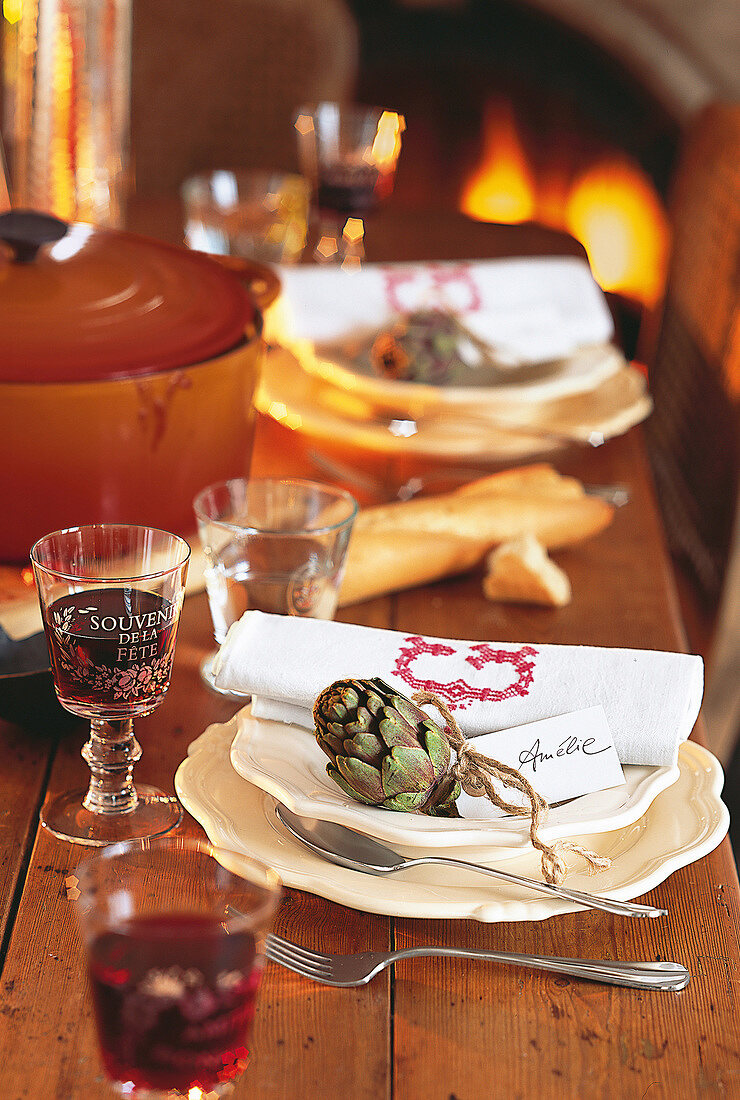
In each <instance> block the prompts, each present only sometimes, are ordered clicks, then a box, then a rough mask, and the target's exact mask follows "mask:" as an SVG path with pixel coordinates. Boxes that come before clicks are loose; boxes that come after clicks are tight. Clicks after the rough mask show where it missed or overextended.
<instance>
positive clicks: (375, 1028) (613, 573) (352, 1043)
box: [0, 227, 740, 1100]
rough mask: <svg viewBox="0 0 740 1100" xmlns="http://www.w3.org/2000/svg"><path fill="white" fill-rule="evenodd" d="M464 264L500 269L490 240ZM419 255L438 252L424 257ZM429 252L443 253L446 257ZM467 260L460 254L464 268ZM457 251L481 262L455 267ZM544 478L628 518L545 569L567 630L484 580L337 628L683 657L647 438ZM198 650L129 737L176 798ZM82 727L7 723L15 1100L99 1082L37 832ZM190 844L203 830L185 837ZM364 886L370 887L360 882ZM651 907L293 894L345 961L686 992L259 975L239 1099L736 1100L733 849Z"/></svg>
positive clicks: (206, 710)
mask: <svg viewBox="0 0 740 1100" xmlns="http://www.w3.org/2000/svg"><path fill="white" fill-rule="evenodd" d="M470 233H471V239H470V241H468V242H463V244H462V245H460V248H461V249H462V248H463V247H465V248H466V249H468V250H470V249H472V248H474V247H475V241H478V242H479V243H480V242H481V241H482V242H483V243H482V245H481V246H480V247H479V248H478V250H477V251H478V254H479V255H480V254H484V255H485V254H490V255H495V254H497V250H496V245H495V237H496V234H495V233H493V232H491V230H490V227H486V229H485V232H484V233H482V234H480V235H479V234H478V232H477V227H471V229H470ZM427 248H428V249H429V250H430V251H431V246H429V245H427ZM438 254H439V255H445V254H449V253H445V252H442V251H440V252H439V253H438ZM463 254H464V253H463ZM469 254H471V255H472V254H473V252H472V251H469ZM281 432H282V429H278V428H276V427H275V426H274V425H271V424H267V423H266V422H261V423H260V424H259V425H258V435H257V446H256V451H255V462H256V464H257V466H258V467H259V468H261V469H263V470H264V469H266V468H274V465H275V463H276V462H277V461H278V456H279V462H280V466H281V468H282V469H284V470H286V469H290V468H291V463H294V464H295V465H296V467H299V468H300V467H301V463H302V459H301V456H300V453H299V452H297V451H296V452H293V451H291V446H290V440H289V439H288V436H287V435H286V434H285V433H283V434H282V435H281ZM556 464H557V465H558V467H559V468H560V469H561V470H563V472H566V473H574V474H576V475H578V476H581V477H582V478H583V479H584V480H586V481H591V482H625V483H627V484H628V485H629V487H630V490H631V493H632V501H631V503H630V504H629V505H628V506H627V507H625V508H623V509H621V510H620V511H619V512H618V513H617V515H616V517H615V520H614V523H613V525H612V526H611V527H610V528H609V529H608V530H607V531H605V532H604V533H603V534H602V535H600V536H599V537H597V538H595V539H593V540H591V541H590V542H588V543H586V544H584V545H583V546H581V547H578V548H577V549H573V550H570V551H568V552H567V553H563V554H562V555H560V556H559V560H560V561H561V563H562V564H563V566H564V567H565V568H566V570H567V571H568V573H569V575H570V577H571V580H572V584H573V590H574V598H573V602H572V603H571V604H570V606H568V607H567V608H564V609H562V610H559V611H547V610H537V609H531V608H530V609H521V608H520V609H516V608H513V607H506V606H504V605H496V604H491V603H488V602H486V601H485V600H484V599H483V598H482V596H481V585H480V577H479V576H475V575H471V576H467V577H462V578H457V579H454V580H450V581H448V582H445V583H440V584H437V585H434V586H432V587H430V588H427V589H420V590H416V591H409V592H404V593H401V594H399V595H397V596H394V597H389V598H384V599H378V600H374V601H372V602H369V603H366V604H364V605H361V606H356V607H351V608H345V609H344V610H343V612H342V613H341V618H342V619H344V620H346V621H352V622H357V623H363V624H367V625H374V626H387V627H393V628H396V629H401V630H412V631H414V632H421V633H426V634H432V635H447V636H450V637H461V638H465V637H471V636H474V637H477V638H481V639H496V640H503V641H515V640H516V641H533V642H539V643H545V642H561V643H571V644H572V643H585V644H591V645H620V646H628V647H636V648H657V649H667V650H676V649H681V648H682V647H683V646H684V635H683V631H682V627H681V623H680V617H679V612H678V605H677V601H676V595H675V590H674V585H673V578H672V573H671V569H670V565H669V562H668V559H667V557H666V551H665V545H664V540H663V533H662V530H661V527H660V523H659V520H658V516H657V511H656V504H655V500H654V497H653V493H652V487H651V481H650V478H649V474H648V470H647V466H646V460H645V452H644V446H643V440H642V436H641V433H640V431H639V429H637V430H633V431H632V432H630V433H629V434H628V435H627V436H625V437H623V438H621V439H619V440H615V441H613V442H611V443H609V444H607V445H606V446H605V447H603V448H601V449H599V450H598V451H593V452H590V453H585V452H578V451H576V452H569V453H567V454H563V455H562V456H561V457H560V458H559V459H558V460H557V463H556ZM210 645H211V628H210V620H209V616H208V610H207V605H206V601H205V597H203V596H198V597H193V598H191V599H188V600H187V601H186V603H185V608H184V611H183V616H182V625H181V632H180V637H179V641H178V647H177V657H176V661H175V670H174V675H173V679H172V685H171V688H170V691H169V694H168V695H167V698H166V700H165V702H164V704H163V705H162V706H161V708H160V709H159V710H158V711H157V712H156V713H155V714H153V715H152V716H150V717H149V718H148V719H145V720H142V721H140V722H139V723H138V726H137V731H138V734H139V737H140V740H141V743H142V745H143V748H144V756H143V759H142V762H141V764H140V765H139V766H138V768H137V778H138V779H139V780H141V781H144V782H146V781H149V782H157V783H159V784H161V785H164V786H165V787H166V788H168V789H172V779H173V775H174V772H175V769H176V767H177V765H178V764H179V762H180V761H181V760H182V758H183V757H184V755H185V753H186V750H187V746H188V744H189V743H190V742H191V741H193V740H194V739H195V738H196V737H197V736H198V735H199V734H200V733H201V732H202V731H203V729H204V728H205V727H206V726H207V725H208V724H209V723H211V722H217V721H223V720H225V719H227V718H229V717H230V716H231V715H232V714H233V713H234V711H235V710H236V709H237V708H236V705H235V704H234V703H233V702H230V701H227V700H224V699H221V698H219V697H217V696H215V695H212V694H211V693H209V692H208V691H207V690H206V688H205V687H204V686H203V685H202V683H201V681H200V679H199V676H198V664H199V661H200V659H201V658H202V656H203V655H204V653H205V652H206V651H207V649H208V648H209V647H210ZM82 740H83V728H82V726H78V727H75V728H74V729H73V730H72V731H71V732H69V731H67V732H66V733H59V732H58V731H55V730H54V729H51V728H50V729H48V730H47V731H46V732H45V733H38V732H33V731H31V730H29V729H23V728H21V726H16V725H12V724H10V723H8V722H4V723H0V744H1V745H2V761H3V766H2V770H1V771H0V807H1V809H0V814H1V815H2V816H0V827H1V829H2V838H3V844H2V900H1V903H0V904H1V910H0V914H1V919H2V925H1V927H0V932H1V933H2V955H3V960H2V961H3V973H2V983H3V984H2V1016H1V1017H0V1019H2V1026H1V1027H0V1082H2V1090H1V1091H2V1095H3V1096H4V1097H8V1098H10V1100H20V1098H21V1097H23V1098H34V1100H35V1098H38V1100H52V1098H55V1100H66V1098H75V1100H82V1098H84V1100H96V1098H103V1097H106V1096H109V1095H110V1092H109V1089H108V1086H107V1085H106V1084H105V1082H104V1080H103V1077H102V1075H101V1068H100V1062H99V1058H98V1054H97V1049H96V1043H95V1037H94V1032H93V1022H92V1015H91V1007H90V1000H89V997H88V994H87V990H86V987H85V981H84V977H83V967H82V958H81V952H80V946H79V943H78V939H77V934H76V926H75V920H74V913H73V906H72V904H71V902H70V900H69V899H68V890H67V882H66V880H67V877H68V876H69V875H70V874H72V873H73V871H74V868H75V866H76V864H77V863H78V861H79V859H80V856H81V854H82V852H81V850H80V849H78V848H74V849H73V848H72V847H71V846H69V845H66V844H64V843H61V842H59V841H57V840H55V839H54V838H53V837H50V836H48V835H47V834H45V833H44V832H43V831H41V832H38V831H37V813H38V809H39V806H40V804H41V802H42V801H43V799H44V797H45V795H46V794H47V792H49V791H50V792H58V791H61V790H63V789H68V788H71V787H73V786H82V785H83V783H84V776H85V769H84V766H83V764H82V761H81V760H80V757H79V749H80V747H81V744H82ZM183 828H184V829H186V830H188V831H193V832H198V831H199V826H197V825H196V824H195V823H194V822H192V821H191V820H187V821H186V823H185V825H184V826H183ZM368 889H372V880H369V885H368ZM645 900H646V901H650V902H652V903H655V904H658V905H663V906H666V907H667V908H668V910H669V915H668V916H667V917H665V918H663V919H661V920H656V921H627V920H622V919H619V918H612V917H610V916H608V915H607V914H603V913H596V912H584V913H578V914H573V915H567V916H561V917H556V918H553V919H550V920H547V921H544V922H539V923H533V924H496V925H482V924H478V923H475V922H472V921H452V920H451V921H431V920H410V919H396V918H387V917H374V916H370V915H367V914H365V913H361V912H356V911H354V910H350V909H346V908H343V907H341V906H339V905H335V904H333V903H330V902H326V901H324V900H322V899H321V898H317V897H313V896H310V895H307V894H303V893H301V892H299V891H297V890H286V892H285V897H284V900H283V902H282V905H281V909H280V913H279V918H278V922H277V931H279V932H280V933H281V934H283V935H286V936H288V937H290V938H292V939H296V940H299V941H300V942H302V943H305V944H306V945H309V946H314V947H319V946H321V947H323V948H325V949H328V950H330V951H358V950H363V949H366V948H385V947H387V946H390V945H395V944H399V945H412V944H422V943H426V942H441V943H449V944H465V945H472V946H475V947H492V948H501V949H504V950H513V951H520V952H527V953H545V954H561V955H572V954H579V955H583V956H591V957H594V958H599V957H602V958H609V957H612V958H629V957H633V958H646V959H655V958H666V957H668V958H672V959H675V960H677V961H679V962H681V963H684V964H685V965H686V966H687V967H688V968H689V970H690V971H691V974H692V981H691V984H690V985H689V987H688V988H687V989H686V990H685V991H683V992H682V993H680V994H670V993H648V992H639V991H631V990H625V989H615V988H611V987H609V986H601V985H593V984H589V983H586V982H579V981H575V980H570V979H568V978H562V977H557V976H554V975H548V974H544V973H540V974H538V973H536V972H530V971H523V970H517V969H513V968H507V967H497V966H494V965H490V964H483V963H480V964H479V963H476V962H473V961H469V960H452V959H430V960H416V961H413V962H406V963H403V964H399V965H398V966H397V967H396V969H395V972H391V971H386V972H384V973H383V974H382V975H380V976H379V977H377V978H376V979H375V980H374V981H373V982H372V983H371V984H370V985H369V986H366V987H364V988H360V989H356V990H339V989H330V988H327V987H323V986H317V985H312V984H310V983H308V982H307V981H305V980H304V979H302V978H299V977H297V976H295V975H292V974H290V973H288V972H287V971H284V970H282V969H280V968H279V967H277V966H274V965H272V964H268V966H267V968H266V972H265V978H264V984H263V990H262V994H261V1000H260V1005H259V1011H258V1016H257V1022H256V1027H255V1031H254V1035H253V1040H252V1045H251V1058H252V1060H251V1065H250V1067H249V1070H248V1071H247V1073H246V1074H245V1076H244V1078H243V1079H242V1081H241V1082H240V1083H239V1085H238V1087H237V1091H236V1096H237V1097H245V1098H246V1097H248V1096H250V1097H260V1098H268V1097H269V1098H275V1100H278V1098H286V1100H287V1098H289V1097H290V1098H295V1100H319V1098H321V1100H324V1098H325V1097H333V1096H341V1097H348V1098H352V1100H380V1098H386V1097H387V1098H390V1097H393V1098H395V1100H422V1098H423V1100H453V1098H456V1100H479V1098H484V1097H505V1098H507V1100H510V1098H517V1097H521V1098H523V1100H529V1098H532V1097H563V1096H566V1097H577V1098H584V1097H611V1096H622V1097H627V1098H631V1097H634V1098H642V1097H646V1098H647V1100H659V1098H671V1100H678V1098H692V1097H698V1096H718V1097H730V1096H737V1095H740V1063H739V1061H738V1028H737V1024H738V1014H737V996H738V986H737V979H738V956H739V951H738V929H739V928H740V913H739V912H738V908H739V906H738V901H739V892H738V880H737V874H736V870H735V864H734V860H733V857H732V852H731V849H730V846H729V843H728V842H727V841H726V840H725V841H724V842H723V843H722V845H721V846H720V847H719V848H718V849H717V850H716V851H715V852H713V853H712V854H711V855H710V856H708V857H706V858H704V859H702V860H700V861H698V862H697V863H694V864H692V865H691V866H689V867H686V868H684V869H683V870H681V871H678V872H676V873H675V874H673V875H672V876H671V877H670V878H669V879H668V880H667V881H666V882H665V883H663V884H662V885H661V886H659V887H658V888H657V889H655V890H653V891H652V892H651V893H650V894H649V895H647V897H646V898H645Z"/></svg>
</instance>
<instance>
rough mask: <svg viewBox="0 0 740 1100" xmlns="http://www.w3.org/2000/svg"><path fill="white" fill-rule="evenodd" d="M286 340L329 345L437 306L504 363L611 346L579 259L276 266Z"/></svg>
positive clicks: (599, 296) (603, 312)
mask: <svg viewBox="0 0 740 1100" xmlns="http://www.w3.org/2000/svg"><path fill="white" fill-rule="evenodd" d="M280 279H281V282H282V288H283V289H282V298H281V312H282V318H281V323H282V324H284V325H286V326H287V333H286V336H287V338H288V339H290V338H291V337H292V338H293V339H297V340H312V341H313V342H314V343H315V344H322V343H331V342H332V341H336V340H339V339H342V338H343V337H346V336H348V335H349V334H350V333H351V334H353V335H360V334H367V333H371V332H375V331H377V329H378V328H380V327H381V326H382V325H384V324H386V323H387V322H388V321H390V320H391V319H392V318H395V317H397V316H398V314H399V313H407V312H409V311H411V310H414V309H420V308H422V309H429V308H433V307H438V308H441V309H448V310H452V311H454V312H456V313H457V314H458V315H459V316H460V318H461V320H462V321H463V322H464V323H465V325H466V326H467V327H468V329H469V330H470V331H471V332H472V333H474V335H476V336H478V337H479V338H480V339H481V340H484V341H486V343H488V344H491V345H492V346H493V347H494V348H495V349H496V350H497V351H498V352H499V353H500V354H501V355H502V356H503V357H505V358H510V359H511V360H512V361H513V362H515V363H516V362H522V363H540V362H545V361H547V360H550V359H560V358H563V357H565V356H567V355H570V354H572V352H574V351H575V350H576V349H577V348H580V347H583V346H585V345H588V344H601V343H606V342H608V341H609V340H611V338H612V336H613V334H614V325H613V322H612V317H611V314H610V312H609V307H608V305H607V302H606V299H605V297H604V295H603V293H602V291H601V290H600V288H599V287H598V285H597V284H596V282H595V281H594V279H593V276H592V275H591V271H590V269H589V266H588V264H587V263H586V262H585V260H581V259H578V258H577V257H572V256H562V257H551V256H537V257H526V258H524V257H523V258H516V259H505V260H484V261H474V260H465V261H458V262H444V263H416V264H367V265H366V266H365V267H362V268H360V269H359V270H358V271H345V270H343V269H342V268H341V267H339V266H336V267H331V266H327V267H310V266H307V267H282V268H281V269H280Z"/></svg>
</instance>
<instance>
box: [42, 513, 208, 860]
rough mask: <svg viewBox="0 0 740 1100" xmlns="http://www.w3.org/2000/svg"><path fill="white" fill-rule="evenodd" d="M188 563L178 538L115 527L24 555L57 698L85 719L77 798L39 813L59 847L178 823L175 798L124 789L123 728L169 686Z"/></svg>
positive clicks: (129, 760) (57, 537)
mask: <svg viewBox="0 0 740 1100" xmlns="http://www.w3.org/2000/svg"><path fill="white" fill-rule="evenodd" d="M189 558H190V547H189V546H188V544H187V543H186V542H185V541H184V540H183V539H181V538H179V537H178V536H177V535H170V534H168V533H167V532H166V531H158V530H156V529H155V528H152V527H138V526H133V525H131V524H114V523H111V524H108V523H105V524H95V525H91V526H87V527H72V528H69V529H68V530H65V531H55V532H53V533H52V534H50V535H45V536H44V538H42V539H39V541H38V542H37V543H36V544H35V546H34V547H33V549H32V550H31V562H32V565H33V571H34V576H35V579H36V587H37V589H38V594H39V602H40V604H41V614H42V617H43V621H44V630H45V632H46V640H47V643H48V646H49V656H50V658H51V670H52V676H53V678H54V688H55V690H56V694H57V697H58V699H59V702H60V703H61V704H62V706H63V707H64V708H65V709H66V710H68V711H71V712H72V714H78V715H80V717H82V718H87V719H89V721H90V737H89V739H88V741H87V743H86V744H85V746H84V748H83V749H82V756H83V759H84V760H85V761H86V762H87V764H88V765H89V767H90V773H91V777H90V785H89V788H88V790H87V792H85V791H75V792H72V793H65V794H62V795H59V796H58V797H56V798H54V799H53V800H51V801H49V802H47V803H45V805H44V807H43V809H42V811H41V824H42V825H44V826H45V828H47V829H48V830H49V831H50V832H52V833H54V835H55V836H58V837H60V838H62V839H63V840H69V841H71V842H72V843H77V844H90V845H104V844H111V843H113V842H115V841H119V840H129V839H133V838H141V837H151V836H158V835H160V834H161V833H165V832H167V831H168V830H169V829H172V828H173V827H174V826H175V825H177V824H178V823H179V821H180V820H181V818H182V808H181V806H180V804H179V802H178V801H177V799H176V798H174V797H173V796H171V795H167V794H164V793H163V792H162V791H159V790H157V789H156V788H154V787H145V786H139V787H135V786H134V783H133V778H132V776H133V769H134V764H135V763H136V761H137V760H138V759H139V757H140V756H141V747H140V746H139V743H138V742H137V740H136V738H135V737H134V728H133V721H134V718H139V717H142V716H143V715H146V714H150V713H151V711H153V710H154V709H155V708H156V707H158V706H159V704H160V703H161V702H162V699H163V698H164V695H165V692H166V691H167V688H168V686H169V682H170V673H171V671H172V660H173V657H174V654H175V638H176V635H177V626H178V622H179V619H180V609H181V607H182V601H183V599H184V596H185V578H186V575H187V568H188V560H189Z"/></svg>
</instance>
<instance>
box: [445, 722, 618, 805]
mask: <svg viewBox="0 0 740 1100" xmlns="http://www.w3.org/2000/svg"><path fill="white" fill-rule="evenodd" d="M472 741H473V744H474V745H475V748H476V749H477V751H478V752H481V753H483V754H484V755H485V756H490V757H492V758H493V759H494V760H499V761H501V763H503V764H508V765H509V767H512V768H516V769H517V771H519V772H521V774H522V775H523V776H524V777H525V779H527V780H529V782H530V783H531V784H532V786H533V787H534V789H535V790H536V791H537V793H538V794H540V795H541V796H542V797H543V798H544V799H545V800H546V801H547V802H549V803H554V802H564V801H565V800H566V799H569V798H578V797H579V796H580V795H583V794H591V793H592V792H594V791H605V790H607V789H608V788H609V787H618V786H620V784H622V783H624V782H625V778H624V772H623V771H622V765H621V764H620V762H619V757H618V756H617V750H616V749H615V747H614V739H613V737H612V734H611V730H610V729H609V723H608V722H607V720H606V715H605V713H604V708H603V707H602V706H596V707H587V708H586V709H585V710H577V711H573V712H572V713H570V714H561V715H558V716H557V717H556V718H545V719H543V720H542V721H540V722H528V723H527V724H526V725H524V726H514V727H512V728H511V729H506V730H498V731H497V732H496V733H486V734H483V735H482V736H481V737H475V738H473V739H472ZM505 797H506V798H507V800H509V801H517V800H518V798H519V796H518V795H517V793H516V792H509V791H507V792H506V794H505ZM457 807H458V810H459V811H460V814H461V816H462V817H480V799H478V798H473V797H471V796H470V795H467V794H465V793H464V792H463V793H461V795H460V797H459V798H458V800H457Z"/></svg>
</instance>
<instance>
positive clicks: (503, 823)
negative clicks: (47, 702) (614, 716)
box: [226, 706, 678, 858]
mask: <svg viewBox="0 0 740 1100" xmlns="http://www.w3.org/2000/svg"><path fill="white" fill-rule="evenodd" d="M226 728H227V729H228V730H229V731H230V733H231V737H232V746H231V763H232V766H233V767H234V769H235V770H236V771H237V772H238V773H239V775H241V776H242V778H243V779H247V780H249V782H250V783H254V784H255V786H257V787H260V788H261V789H262V790H263V791H265V792H266V793H267V794H271V795H272V796H273V797H274V798H276V799H278V801H280V802H282V803H283V804H284V805H285V806H287V807H288V809H289V810H292V811H293V812H294V813H296V814H299V815H300V816H301V817H313V818H318V819H319V820H322V821H334V822H336V823H337V824H338V825H347V826H349V828H351V829H356V830H358V832H361V833H365V834H367V835H368V836H372V837H375V838H376V839H377V840H383V841H387V842H388V843H391V844H396V845H399V844H400V845H405V846H406V847H407V848H408V847H417V846H420V845H421V846H426V847H435V848H453V847H454V848H456V847H457V846H459V845H466V846H467V847H471V846H473V845H476V846H481V847H485V848H486V850H487V851H488V852H489V854H490V853H491V852H492V851H494V850H495V853H496V856H497V858H511V857H512V856H514V855H517V854H518V853H519V852H521V851H522V849H524V848H527V847H528V846H529V820H528V818H524V817H513V816H509V815H506V814H504V813H503V812H502V811H501V810H499V809H497V808H496V807H495V806H494V805H493V804H492V803H490V802H489V801H488V800H487V799H482V798H481V799H478V800H477V802H478V803H479V804H480V816H479V817H477V818H467V817H466V818H454V819H450V818H442V817H427V816H426V815H424V814H407V813H399V812H396V811H393V810H377V809H375V808H374V807H372V806H363V805H362V804H361V803H359V802H355V801H353V799H351V798H349V797H348V796H347V795H346V794H345V793H344V792H343V791H342V790H341V788H340V787H338V786H337V785H336V783H334V782H333V781H332V780H331V779H330V778H329V776H328V775H327V774H326V764H327V757H326V756H325V755H324V753H323V752H322V751H321V749H320V748H319V746H318V745H317V743H316V738H315V737H314V735H313V734H312V733H310V732H309V731H308V730H303V729H300V728H299V727H298V726H290V725H287V724H286V723H283V722H270V721H265V720H263V719H258V718H253V717H252V714H251V711H250V708H249V707H248V706H247V707H244V708H243V710H241V711H239V713H238V714H236V715H235V716H234V717H233V718H232V719H231V721H230V722H229V723H227V726H226ZM624 772H625V777H626V780H627V782H626V783H625V784H624V785H622V786H620V787H613V788H612V789H611V790H607V791H598V792H596V793H594V794H587V795H583V796H581V797H580V798H574V799H572V800H571V801H569V802H565V803H563V804H562V805H560V806H553V807H552V808H551V809H550V812H549V814H548V818H547V821H546V823H545V824H544V825H543V826H542V827H541V829H540V835H541V836H542V838H543V839H544V840H547V841H552V840H556V839H558V838H560V837H565V836H570V834H571V833H572V832H574V831H576V832H578V833H581V834H586V833H596V832H603V831H604V830H607V829H616V828H619V827H620V826H622V825H628V824H631V823H632V822H633V821H636V820H637V819H638V818H639V817H641V816H642V814H644V813H645V811H646V810H647V808H648V806H649V805H650V803H651V802H652V800H653V799H654V798H655V796H656V795H657V794H658V793H659V792H660V791H662V790H664V789H665V788H666V787H668V786H670V785H671V783H675V782H676V780H677V779H678V768H677V767H675V768H655V767H648V766H643V765H637V764H631V765H627V766H626V767H625V769H624Z"/></svg>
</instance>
